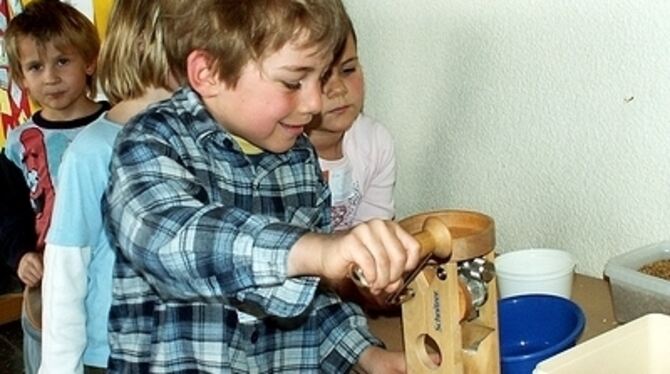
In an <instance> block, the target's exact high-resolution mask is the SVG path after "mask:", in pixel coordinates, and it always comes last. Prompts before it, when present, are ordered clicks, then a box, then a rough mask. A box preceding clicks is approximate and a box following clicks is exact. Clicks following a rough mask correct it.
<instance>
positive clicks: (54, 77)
mask: <svg viewBox="0 0 670 374" xmlns="http://www.w3.org/2000/svg"><path fill="white" fill-rule="evenodd" d="M44 78H45V81H46V83H57V82H59V81H60V75H59V74H58V69H56V68H55V67H51V66H47V67H45V68H44Z"/></svg>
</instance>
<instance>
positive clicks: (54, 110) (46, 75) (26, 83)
mask: <svg viewBox="0 0 670 374" xmlns="http://www.w3.org/2000/svg"><path fill="white" fill-rule="evenodd" d="M19 55H20V56H21V57H20V63H21V70H22V73H23V77H24V78H23V81H22V82H21V84H22V86H23V87H24V88H25V89H26V90H27V91H28V93H29V94H30V96H31V97H32V98H33V100H35V101H37V102H38V103H39V105H40V107H41V110H42V115H43V116H44V117H45V118H47V119H49V120H61V121H66V120H71V119H73V118H78V117H81V116H82V115H83V112H82V111H86V110H88V109H89V104H90V99H89V98H88V96H87V93H88V87H87V86H86V82H87V80H88V77H89V76H90V75H92V74H93V73H94V72H95V63H87V62H86V61H84V59H83V57H82V55H81V54H80V53H78V52H77V51H76V50H74V49H71V48H70V49H65V50H59V49H57V48H56V47H55V46H54V44H53V43H46V44H45V47H44V48H40V47H39V46H38V45H37V43H35V40H33V39H32V38H21V39H20V40H19Z"/></svg>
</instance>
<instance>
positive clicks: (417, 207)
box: [344, 0, 670, 277]
mask: <svg viewBox="0 0 670 374" xmlns="http://www.w3.org/2000/svg"><path fill="white" fill-rule="evenodd" d="M344 2H345V4H346V5H347V8H348V10H349V13H350V14H351V16H352V18H353V20H354V23H355V24H356V27H357V31H358V39H359V54H360V56H361V59H362V62H363V64H364V66H365V72H366V79H367V101H366V111H367V112H368V114H370V115H372V116H374V117H377V118H378V119H380V120H381V121H382V122H384V123H385V124H386V125H387V126H388V127H389V129H390V130H391V132H392V133H393V135H394V137H395V139H396V147H397V153H398V155H397V156H398V162H399V175H398V185H397V190H396V200H397V208H398V212H399V216H400V217H403V216H407V215H410V214H413V213H417V212H421V211H426V210H433V209H440V208H463V209H473V210H478V211H481V212H484V213H487V214H489V215H491V216H492V217H493V218H494V219H495V220H496V225H497V239H498V247H497V248H498V251H500V252H505V251H510V250H514V249H519V248H524V247H532V246H535V247H558V248H564V249H566V250H569V251H571V252H573V253H574V254H575V256H576V257H577V260H578V267H577V270H578V271H579V272H582V273H586V274H589V275H594V276H598V277H600V276H602V272H603V269H604V266H605V263H606V262H607V260H608V259H609V258H610V257H612V256H614V255H615V254H618V253H622V252H626V251H628V250H632V249H634V248H636V247H639V246H643V245H645V244H648V243H652V242H656V241H660V240H663V239H668V238H670V22H669V21H668V20H670V3H668V2H666V1H661V0H652V1H643V2H640V1H622V0H614V1H612V0H592V1H555V0H554V1H551V0H550V1H529V0H502V1H489V0H448V1H436V0H415V1H406V0H383V1H382V0H344Z"/></svg>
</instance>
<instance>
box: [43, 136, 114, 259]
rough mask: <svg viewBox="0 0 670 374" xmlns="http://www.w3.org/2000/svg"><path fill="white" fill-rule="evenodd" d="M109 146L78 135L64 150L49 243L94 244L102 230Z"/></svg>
mask: <svg viewBox="0 0 670 374" xmlns="http://www.w3.org/2000/svg"><path fill="white" fill-rule="evenodd" d="M82 135H83V134H82ZM86 143H88V144H86ZM106 147H109V146H107V145H104V144H96V143H95V142H87V141H86V138H85V137H77V139H75V141H74V142H73V143H72V144H71V145H70V147H69V148H68V149H67V151H66V152H65V156H64V157H63V161H62V163H61V166H60V170H59V175H60V181H59V183H58V187H57V190H56V203H55V207H54V212H53V217H52V220H51V227H50V229H49V233H48V235H47V242H48V243H50V244H54V245H59V246H71V247H83V246H91V247H94V246H95V241H96V240H98V238H99V235H100V232H102V230H103V226H102V213H101V204H100V202H101V198H102V194H103V192H104V190H105V188H106V186H107V180H108V175H109V172H108V164H109V157H110V156H109V155H110V153H111V151H107V149H106Z"/></svg>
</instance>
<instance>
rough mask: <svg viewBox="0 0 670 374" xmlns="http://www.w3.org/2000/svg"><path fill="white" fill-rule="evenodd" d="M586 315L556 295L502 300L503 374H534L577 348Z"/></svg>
mask: <svg viewBox="0 0 670 374" xmlns="http://www.w3.org/2000/svg"><path fill="white" fill-rule="evenodd" d="M585 323H586V318H584V312H583V311H582V309H581V308H580V307H579V306H578V305H577V304H575V303H574V302H573V301H571V300H569V299H566V298H563V297H560V296H553V295H536V294H532V295H520V296H513V297H509V298H505V299H502V300H500V301H498V330H499V332H500V356H501V357H500V359H501V369H502V374H531V373H532V372H533V369H535V366H536V365H537V364H538V363H539V362H540V361H542V360H545V359H547V358H549V357H551V356H553V355H555V354H557V353H560V352H562V351H564V350H566V349H568V348H570V347H572V346H574V345H575V343H576V342H577V339H578V338H579V336H580V335H581V334H582V332H583V331H584V325H585Z"/></svg>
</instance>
